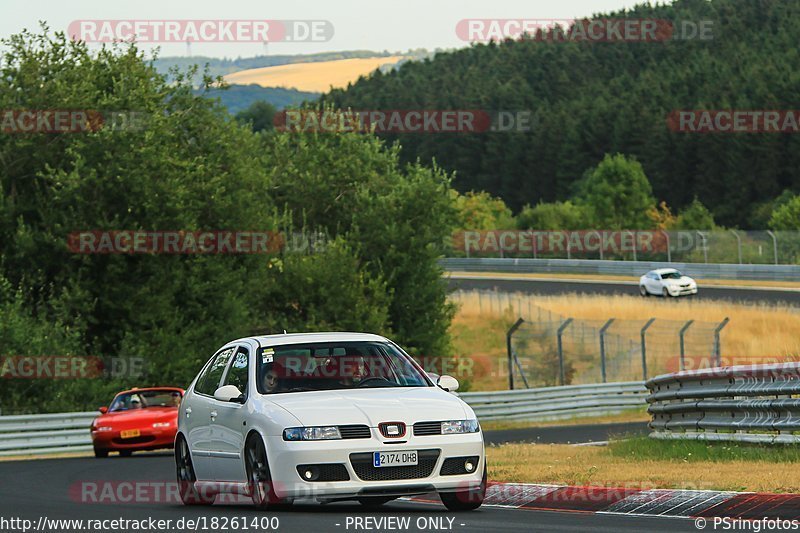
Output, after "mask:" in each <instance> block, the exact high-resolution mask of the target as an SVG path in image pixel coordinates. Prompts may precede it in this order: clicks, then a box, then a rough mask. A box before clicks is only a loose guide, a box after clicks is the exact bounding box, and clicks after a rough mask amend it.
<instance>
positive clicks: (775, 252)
mask: <svg viewBox="0 0 800 533" xmlns="http://www.w3.org/2000/svg"><path fill="white" fill-rule="evenodd" d="M767 235H769V236H770V237H772V253H773V255H774V256H775V264H776V265H777V264H778V237H776V236H775V234H774V233H772V232H771V231H770V230H767Z"/></svg>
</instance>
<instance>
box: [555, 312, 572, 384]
mask: <svg viewBox="0 0 800 533" xmlns="http://www.w3.org/2000/svg"><path fill="white" fill-rule="evenodd" d="M570 324H572V319H571V318H568V319H566V320H565V321H564V323H563V324H561V325H560V326H559V327H558V331H557V332H556V338H557V339H558V371H559V377H560V379H561V381H560V383H561V385H564V381H565V379H566V377H565V375H564V348H563V346H562V344H561V334H562V333H564V330H565V329H567V327H568V326H569V325H570Z"/></svg>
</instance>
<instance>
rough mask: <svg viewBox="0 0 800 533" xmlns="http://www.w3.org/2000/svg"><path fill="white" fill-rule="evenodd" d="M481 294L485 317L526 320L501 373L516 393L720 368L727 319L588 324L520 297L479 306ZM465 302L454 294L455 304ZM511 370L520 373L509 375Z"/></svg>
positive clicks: (499, 297)
mask: <svg viewBox="0 0 800 533" xmlns="http://www.w3.org/2000/svg"><path fill="white" fill-rule="evenodd" d="M475 294H477V296H478V305H479V308H480V310H481V311H480V312H481V313H493V314H505V315H506V316H512V317H515V318H516V317H519V318H520V319H522V321H521V322H519V321H518V323H517V324H516V328H512V329H514V331H513V332H512V333H511V335H510V336H509V338H508V340H509V342H508V345H509V346H508V347H509V348H510V353H509V354H508V361H507V364H506V365H504V366H503V367H502V368H503V370H504V372H505V375H506V377H507V378H508V382H509V387H510V388H523V387H545V386H554V385H571V384H576V385H577V384H590V383H605V382H615V381H633V380H646V379H647V378H649V377H652V376H655V375H658V374H664V373H668V372H676V371H678V370H682V369H694V368H703V367H713V366H716V365H718V364H719V363H720V362H721V361H722V357H723V337H722V333H723V331H724V328H725V326H726V325H727V319H725V320H723V321H721V322H704V321H699V320H691V319H687V320H685V321H683V320H681V321H676V320H665V319H655V318H651V317H642V318H641V319H636V320H631V319H625V320H623V319H616V318H613V316H612V315H613V310H609V316H608V317H607V318H603V319H599V320H586V319H577V318H572V317H568V316H563V315H560V314H558V313H554V312H552V311H550V310H548V309H543V308H541V307H539V306H536V305H534V304H532V303H531V301H530V299H529V298H527V299H523V298H520V297H519V295H514V294H509V293H500V292H477V293H475V292H473V293H472V295H471V296H472V297H473V301H474V296H475ZM464 296H465V295H464V293H454V294H453V298H454V299H455V300H456V301H458V300H459V299H460V298H463V297H464ZM525 300H527V301H525ZM508 368H513V369H514V372H513V373H512V374H510V375H509V373H508Z"/></svg>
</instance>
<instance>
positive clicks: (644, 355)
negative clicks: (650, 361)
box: [640, 318, 656, 381]
mask: <svg viewBox="0 0 800 533" xmlns="http://www.w3.org/2000/svg"><path fill="white" fill-rule="evenodd" d="M655 321H656V319H655V318H651V319H650V320H648V321H647V324H645V325H644V327H643V328H642V331H641V332H640V335H641V337H642V379H643V380H644V381H647V341H646V340H645V334H646V333H647V328H649V327H650V326H652V325H653V322H655Z"/></svg>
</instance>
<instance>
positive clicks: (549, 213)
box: [517, 200, 593, 230]
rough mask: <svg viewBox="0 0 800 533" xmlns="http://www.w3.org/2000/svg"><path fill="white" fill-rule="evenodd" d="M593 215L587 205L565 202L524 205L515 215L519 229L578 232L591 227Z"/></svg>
mask: <svg viewBox="0 0 800 533" xmlns="http://www.w3.org/2000/svg"><path fill="white" fill-rule="evenodd" d="M592 219H593V215H592V212H591V207H590V206H588V205H582V204H574V203H572V202H571V201H569V200H567V201H566V202H553V203H544V202H541V203H538V204H536V206H534V207H531V206H530V205H526V206H525V207H524V208H523V209H522V211H521V212H520V213H519V214H518V215H517V227H518V228H519V229H535V230H557V229H563V230H578V229H585V228H588V227H589V226H590V225H591V220H592Z"/></svg>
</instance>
